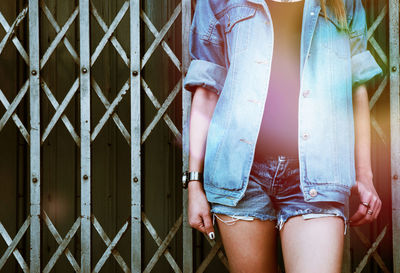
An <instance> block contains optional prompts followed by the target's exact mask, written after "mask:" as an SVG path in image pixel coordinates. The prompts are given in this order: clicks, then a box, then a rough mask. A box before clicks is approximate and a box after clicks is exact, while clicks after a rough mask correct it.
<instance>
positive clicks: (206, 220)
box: [203, 213, 215, 240]
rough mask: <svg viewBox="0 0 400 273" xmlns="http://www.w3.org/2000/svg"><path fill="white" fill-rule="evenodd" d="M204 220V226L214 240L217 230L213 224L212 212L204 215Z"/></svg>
mask: <svg viewBox="0 0 400 273" xmlns="http://www.w3.org/2000/svg"><path fill="white" fill-rule="evenodd" d="M203 222H204V228H205V231H206V234H207V236H208V237H209V238H210V239H211V240H214V238H215V232H214V227H213V224H212V220H211V214H210V213H206V214H204V215H203Z"/></svg>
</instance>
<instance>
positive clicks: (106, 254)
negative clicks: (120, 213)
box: [93, 221, 130, 273]
mask: <svg viewBox="0 0 400 273" xmlns="http://www.w3.org/2000/svg"><path fill="white" fill-rule="evenodd" d="M96 222H97V224H98V225H97V226H96V228H97V231H98V232H99V234H100V235H101V233H105V232H104V230H103V229H102V228H101V226H100V223H99V222H98V221H96ZM128 226H129V221H126V222H125V224H124V225H123V226H122V228H121V229H120V230H119V231H118V233H117V235H115V237H114V239H113V240H112V242H111V241H109V239H108V242H105V243H106V245H107V249H106V251H104V253H103V256H101V258H100V260H99V261H98V262H97V264H96V266H95V267H94V269H93V273H97V272H100V270H101V268H102V267H103V265H104V263H105V262H106V261H107V259H108V257H110V255H111V254H112V253H113V251H115V247H116V245H117V244H118V242H119V240H120V239H121V238H122V236H123V235H124V234H125V232H126V231H127V229H128ZM119 257H121V256H119ZM121 259H122V257H121ZM122 261H123V260H122ZM123 265H124V267H122V269H123V270H124V272H130V271H129V268H128V266H127V265H126V264H125V262H123Z"/></svg>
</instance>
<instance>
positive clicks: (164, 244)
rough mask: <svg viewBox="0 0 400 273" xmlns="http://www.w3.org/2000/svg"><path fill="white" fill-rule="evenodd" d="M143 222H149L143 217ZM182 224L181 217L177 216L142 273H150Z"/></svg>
mask: <svg viewBox="0 0 400 273" xmlns="http://www.w3.org/2000/svg"><path fill="white" fill-rule="evenodd" d="M143 221H149V220H148V219H147V218H145V217H143ZM181 223H182V215H181V216H179V218H178V220H176V222H175V224H174V225H173V226H172V228H171V230H170V231H169V232H168V234H167V236H166V237H165V239H164V241H163V242H162V243H161V245H160V246H159V247H158V249H157V251H156V253H154V255H153V257H152V258H151V259H150V261H149V263H148V264H147V266H146V268H145V269H144V271H143V272H145V273H147V272H150V271H151V270H152V269H153V267H154V266H155V264H156V263H157V261H158V260H159V259H160V257H161V255H162V254H163V253H164V251H165V249H166V248H167V246H168V245H169V243H170V242H171V240H172V239H173V238H174V236H175V234H176V232H177V231H178V229H179V227H180V226H181Z"/></svg>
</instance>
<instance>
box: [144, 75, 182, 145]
mask: <svg viewBox="0 0 400 273" xmlns="http://www.w3.org/2000/svg"><path fill="white" fill-rule="evenodd" d="M142 88H143V90H144V92H145V93H146V95H147V97H148V98H149V99H150V100H151V102H152V103H153V105H154V106H155V108H156V109H157V110H159V109H160V107H161V105H160V103H159V102H158V100H157V98H156V97H155V96H154V94H153V92H152V91H151V89H150V87H149V86H148V85H147V83H146V82H145V81H144V80H142ZM162 117H163V119H164V121H165V123H166V124H167V125H168V127H169V128H170V129H171V131H172V133H173V134H174V135H175V137H176V139H177V140H178V142H179V143H182V135H181V133H180V132H179V130H178V128H176V126H175V124H174V122H173V121H172V120H171V118H170V117H169V115H168V113H164V115H162ZM144 140H145V139H143V138H142V143H143V142H144Z"/></svg>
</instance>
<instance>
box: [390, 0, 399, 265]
mask: <svg viewBox="0 0 400 273" xmlns="http://www.w3.org/2000/svg"><path fill="white" fill-rule="evenodd" d="M399 60H400V54H399V1H398V0H390V1H389V63H390V65H389V73H390V134H391V143H390V147H391V174H392V179H391V180H392V181H391V182H392V183H391V184H392V230H393V269H394V272H400V179H399V176H400V137H399V136H400V101H399V99H400V97H399V92H400V79H399V78H400V77H399Z"/></svg>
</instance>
